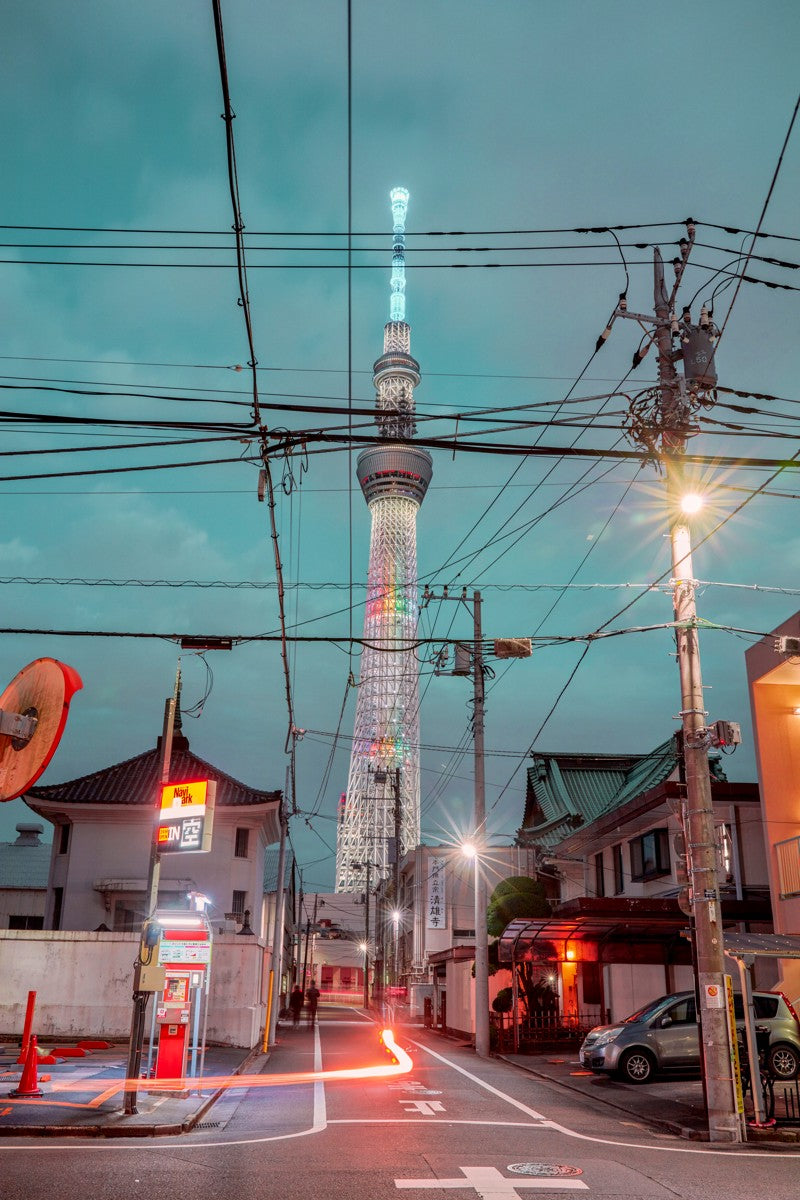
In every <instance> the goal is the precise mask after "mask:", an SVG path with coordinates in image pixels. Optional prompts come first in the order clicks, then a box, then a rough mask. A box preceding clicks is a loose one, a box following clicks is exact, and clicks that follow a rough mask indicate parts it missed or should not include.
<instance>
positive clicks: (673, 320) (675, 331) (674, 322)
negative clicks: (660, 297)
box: [669, 312, 681, 337]
mask: <svg viewBox="0 0 800 1200" xmlns="http://www.w3.org/2000/svg"><path fill="white" fill-rule="evenodd" d="M669 326H670V329H671V331H672V336H673V337H680V332H681V328H680V325H679V324H678V318H677V317H676V316H675V313H674V312H671V313H670V314H669Z"/></svg>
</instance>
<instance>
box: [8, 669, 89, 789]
mask: <svg viewBox="0 0 800 1200" xmlns="http://www.w3.org/2000/svg"><path fill="white" fill-rule="evenodd" d="M82 687H83V681H82V679H81V677H80V675H79V674H78V672H77V671H76V670H74V669H73V668H72V667H68V666H67V665H66V663H62V662H58V661H57V660H56V659H55V658H37V659H36V661H35V662H32V663H28V665H27V667H23V668H22V670H21V671H20V672H19V674H18V675H15V676H14V678H13V679H12V680H11V683H10V684H9V685H8V687H7V688H6V690H5V691H4V692H3V694H2V696H0V801H3V800H15V799H16V797H17V796H21V795H22V794H23V793H24V792H26V791H27V790H28V788H29V787H31V786H32V785H33V784H34V783H35V782H36V780H37V779H38V778H39V776H40V775H41V774H42V772H43V771H44V769H45V767H46V766H47V764H48V763H49V762H50V759H51V758H52V757H53V755H54V754H55V752H56V747H57V746H58V743H59V742H60V741H61V735H62V733H63V732H64V726H65V725H66V723H67V713H68V711H69V702H70V700H71V699H72V697H73V696H74V695H75V693H76V692H77V691H80V689H81V688H82Z"/></svg>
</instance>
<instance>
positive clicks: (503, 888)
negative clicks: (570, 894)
mask: <svg viewBox="0 0 800 1200" xmlns="http://www.w3.org/2000/svg"><path fill="white" fill-rule="evenodd" d="M549 915H550V905H549V904H548V902H547V896H546V893H545V889H544V885H543V884H541V883H540V882H539V880H538V879H531V878H530V876H528V875H512V876H511V877H510V878H509V879H503V880H501V881H500V883H498V885H497V887H496V888H495V889H494V891H493V892H492V894H491V897H490V899H489V907H488V908H487V910H486V928H487V930H488V933H489V936H490V937H500V936H501V934H502V933H503V930H504V929H505V927H506V926H507V925H508V924H509V923H510V922H511V921H513V920H514V918H515V917H547V916H549Z"/></svg>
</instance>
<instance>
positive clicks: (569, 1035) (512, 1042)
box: [491, 1012, 600, 1054]
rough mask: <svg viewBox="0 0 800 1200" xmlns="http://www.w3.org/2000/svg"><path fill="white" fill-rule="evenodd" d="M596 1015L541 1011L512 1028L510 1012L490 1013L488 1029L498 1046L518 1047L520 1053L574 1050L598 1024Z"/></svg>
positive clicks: (512, 1020)
mask: <svg viewBox="0 0 800 1200" xmlns="http://www.w3.org/2000/svg"><path fill="white" fill-rule="evenodd" d="M599 1023H600V1021H599V1018H598V1017H597V1014H593V1015H591V1016H589V1015H588V1014H585V1013H583V1014H581V1013H569V1014H566V1013H555V1012H554V1013H540V1014H537V1015H536V1016H535V1017H530V1018H529V1017H524V1018H523V1019H522V1020H521V1021H520V1022H519V1024H518V1027H517V1029H516V1031H515V1029H514V1018H513V1014H512V1013H492V1014H491V1028H492V1031H493V1038H494V1041H495V1044H496V1046H497V1048H498V1049H499V1050H500V1051H501V1052H503V1051H509V1050H513V1049H514V1048H515V1046H518V1049H519V1053H520V1054H537V1053H538V1052H539V1051H540V1050H577V1048H578V1047H579V1046H580V1044H581V1042H582V1041H583V1039H584V1038H585V1037H586V1034H587V1033H588V1032H589V1030H590V1029H594V1027H595V1025H597V1024H599Z"/></svg>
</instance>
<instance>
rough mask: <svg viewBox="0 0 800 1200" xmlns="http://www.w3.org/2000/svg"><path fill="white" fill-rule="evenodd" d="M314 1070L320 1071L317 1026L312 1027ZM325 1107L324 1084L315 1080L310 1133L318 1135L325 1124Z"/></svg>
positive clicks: (320, 1045) (320, 1043) (320, 1056)
mask: <svg viewBox="0 0 800 1200" xmlns="http://www.w3.org/2000/svg"><path fill="white" fill-rule="evenodd" d="M314 1070H315V1071H321V1070H322V1041H321V1039H320V1036H319V1024H317V1025H315V1026H314ZM327 1115H328V1114H327V1106H326V1103H325V1084H324V1082H323V1080H321V1079H317V1080H316V1081H315V1083H314V1123H313V1125H312V1128H311V1132H312V1133H320V1132H321V1131H322V1130H323V1129H324V1128H325V1125H326V1123H327Z"/></svg>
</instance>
